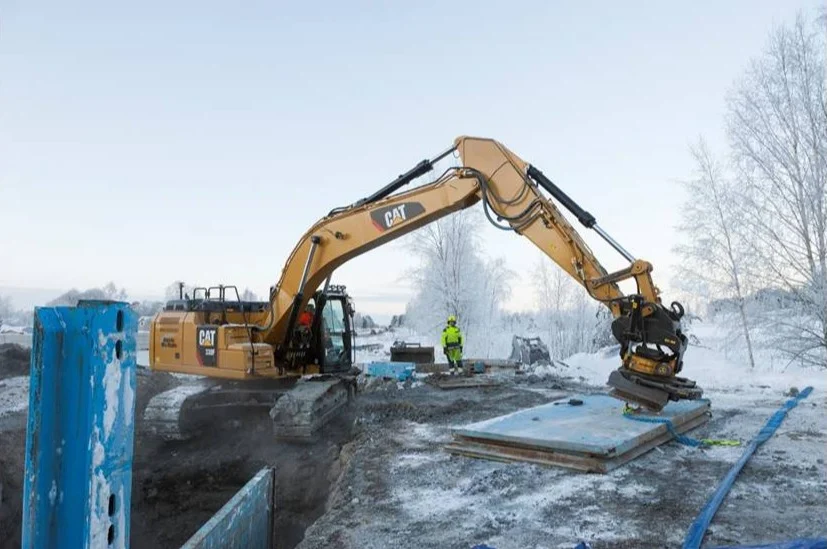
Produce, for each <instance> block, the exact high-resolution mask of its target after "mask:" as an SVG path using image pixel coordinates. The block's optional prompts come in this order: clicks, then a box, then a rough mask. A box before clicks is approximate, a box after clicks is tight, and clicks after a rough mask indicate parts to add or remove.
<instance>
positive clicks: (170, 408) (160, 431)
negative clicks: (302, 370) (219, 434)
mask: <svg viewBox="0 0 827 549" xmlns="http://www.w3.org/2000/svg"><path fill="white" fill-rule="evenodd" d="M352 387H355V383H353V382H351V381H350V380H347V379H342V378H339V377H335V376H320V377H316V378H307V379H301V380H298V381H297V380H296V379H295V378H293V379H283V380H267V381H266V382H265V381H261V382H257V383H253V384H250V383H246V384H241V383H232V382H230V383H215V382H213V383H210V382H201V383H195V384H188V385H180V386H178V387H175V388H173V389H170V390H168V391H165V392H163V393H159V394H158V395H155V396H154V397H153V398H152V399H151V400H150V401H149V403H148V405H147V407H146V409H145V410H144V415H143V429H144V431H145V432H149V433H152V434H154V435H156V436H159V437H161V438H162V439H164V440H166V441H183V440H189V439H191V438H195V437H197V436H199V435H201V434H203V433H204V432H206V431H207V430H212V429H215V428H217V427H219V426H220V425H221V424H225V423H227V422H232V421H241V422H242V423H243V421H244V419H245V418H247V417H249V416H250V414H251V413H253V414H264V413H269V415H270V417H271V419H272V420H273V430H274V434H275V435H276V436H277V437H279V438H285V439H304V438H310V437H312V436H313V434H314V433H315V432H316V431H317V430H318V429H320V428H321V427H322V426H324V425H325V424H326V423H327V422H328V421H330V419H332V417H333V416H334V415H335V413H336V412H337V411H338V410H340V409H341V408H342V407H343V406H344V405H345V404H347V402H348V401H349V399H350V396H351V395H352V394H353V392H354V390H353V389H352Z"/></svg>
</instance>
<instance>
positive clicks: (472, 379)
mask: <svg viewBox="0 0 827 549" xmlns="http://www.w3.org/2000/svg"><path fill="white" fill-rule="evenodd" d="M425 381H426V383H429V384H431V385H433V386H434V387H439V388H440V389H470V388H472V387H494V386H495V385H499V382H498V381H496V380H494V379H491V378H490V377H488V376H485V375H480V374H475V375H472V376H450V375H440V374H434V375H431V376H428V378H427V379H426V380H425Z"/></svg>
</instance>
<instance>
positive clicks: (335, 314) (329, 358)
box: [321, 299, 347, 366]
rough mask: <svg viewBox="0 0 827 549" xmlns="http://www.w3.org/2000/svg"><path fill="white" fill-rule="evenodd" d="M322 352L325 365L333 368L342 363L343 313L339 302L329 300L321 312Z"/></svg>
mask: <svg viewBox="0 0 827 549" xmlns="http://www.w3.org/2000/svg"><path fill="white" fill-rule="evenodd" d="M321 331H322V351H323V352H324V354H325V364H326V365H327V366H333V365H336V364H339V363H341V362H342V360H343V359H345V358H347V357H346V356H345V312H344V308H343V307H342V302H341V300H338V299H331V300H330V301H327V302H326V303H325V305H324V311H323V312H322V326H321Z"/></svg>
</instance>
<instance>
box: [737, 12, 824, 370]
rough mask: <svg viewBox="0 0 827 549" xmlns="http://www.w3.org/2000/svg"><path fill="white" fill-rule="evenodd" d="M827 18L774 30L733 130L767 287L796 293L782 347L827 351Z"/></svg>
mask: <svg viewBox="0 0 827 549" xmlns="http://www.w3.org/2000/svg"><path fill="white" fill-rule="evenodd" d="M825 33H827V19H825V18H824V17H819V18H818V19H817V20H816V21H815V22H812V21H809V20H808V19H807V18H806V17H804V16H801V15H800V16H799V17H798V18H797V19H796V21H795V23H794V24H793V25H792V26H782V27H779V28H778V29H776V30H775V31H773V33H772V34H771V36H770V39H769V43H768V46H767V48H766V50H765V51H764V52H763V54H762V55H761V56H760V57H758V58H757V59H755V60H754V61H753V62H752V63H751V65H750V67H749V69H748V71H747V72H746V75H745V76H744V78H743V79H742V80H741V81H740V82H739V83H738V84H737V85H736V86H735V88H734V90H733V91H732V93H731V94H730V96H729V97H728V103H727V110H728V116H727V133H728V135H729V139H730V143H731V149H732V156H733V159H734V161H735V163H736V165H737V169H738V183H739V187H740V191H741V193H740V194H741V196H740V199H741V201H742V204H743V206H744V208H743V211H742V215H743V220H744V222H745V223H746V224H747V228H748V233H749V235H750V239H749V244H750V246H751V249H752V252H753V253H754V254H755V257H756V259H757V261H756V263H755V264H756V265H757V266H759V267H761V269H762V272H761V275H762V279H763V282H764V284H765V285H766V286H777V287H781V288H785V289H787V290H788V291H790V292H792V293H793V294H794V295H795V296H796V299H797V302H798V305H799V307H800V311H799V314H794V315H776V318H775V319H774V322H775V323H776V325H777V328H778V333H779V334H780V335H782V338H781V340H780V341H781V342H783V345H782V346H781V348H782V350H785V351H787V352H789V353H790V354H791V356H792V357H793V358H796V359H799V360H801V361H802V362H806V363H811V364H819V365H822V366H823V365H825V360H826V358H825V357H827V233H825V230H826V229H827V196H825V194H826V193H827V151H826V150H825V144H826V143H827V104H826V103H825V71H824V61H825Z"/></svg>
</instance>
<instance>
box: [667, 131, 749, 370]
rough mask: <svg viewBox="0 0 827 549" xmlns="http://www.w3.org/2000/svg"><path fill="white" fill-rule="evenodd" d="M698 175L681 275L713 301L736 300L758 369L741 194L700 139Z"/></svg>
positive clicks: (684, 224) (688, 187) (687, 212)
mask: <svg viewBox="0 0 827 549" xmlns="http://www.w3.org/2000/svg"><path fill="white" fill-rule="evenodd" d="M691 153H692V156H693V158H694V160H695V165H696V168H695V175H694V177H693V178H692V179H691V180H689V181H687V182H686V183H685V184H684V186H685V191H686V194H687V197H688V198H687V200H686V202H685V204H684V205H683V207H682V208H681V215H682V220H681V223H680V225H679V226H678V230H679V231H680V232H682V233H683V234H684V235H686V236H688V237H689V238H688V242H687V243H685V244H680V245H678V246H676V247H675V252H676V253H677V254H678V255H679V257H680V258H681V260H682V261H681V264H680V266H679V268H678V277H679V278H681V279H682V282H683V283H684V284H686V285H687V286H691V287H695V288H699V287H702V288H704V289H705V290H706V291H708V292H710V293H711V294H712V295H714V296H715V297H724V298H728V299H732V300H733V301H734V302H735V304H736V306H737V309H738V313H739V314H738V320H739V330H740V332H741V334H742V335H743V338H744V341H745V343H746V348H747V354H748V357H749V364H750V367H751V368H754V367H755V357H754V354H753V346H752V338H751V336H750V322H749V320H748V316H747V310H746V296H747V294H748V291H749V290H748V286H747V284H748V282H747V279H748V276H747V274H746V270H747V267H748V265H749V264H750V261H749V254H748V252H747V250H748V246H747V244H746V239H745V238H744V236H745V233H744V228H745V227H744V225H743V220H742V216H741V215H739V212H738V204H739V202H738V194H737V192H736V189H735V188H734V187H733V183H732V182H731V181H730V180H729V179H727V178H726V175H725V168H724V167H723V166H722V165H721V164H720V162H718V161H716V160H715V159H714V158H713V157H712V155H711V154H710V152H709V150H708V148H707V146H706V144H705V143H704V142H703V141H701V142H699V143H698V144H697V145H696V146H694V147H692V149H691Z"/></svg>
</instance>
